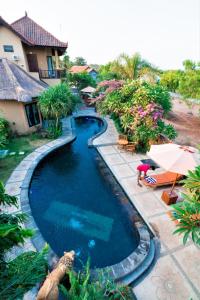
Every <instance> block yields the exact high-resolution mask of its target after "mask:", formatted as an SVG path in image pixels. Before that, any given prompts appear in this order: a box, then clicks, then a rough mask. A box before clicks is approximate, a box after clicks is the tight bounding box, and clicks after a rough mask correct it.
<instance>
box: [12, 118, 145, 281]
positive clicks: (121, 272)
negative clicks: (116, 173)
mask: <svg viewBox="0 0 200 300" xmlns="http://www.w3.org/2000/svg"><path fill="white" fill-rule="evenodd" d="M81 117H90V118H96V119H99V120H101V121H102V122H103V124H104V125H103V128H102V129H101V131H100V132H99V133H98V134H96V135H94V136H93V137H92V138H90V139H89V141H88V146H89V147H91V146H93V141H94V140H95V139H96V138H97V137H98V136H100V135H101V134H103V133H104V132H105V131H106V130H107V122H106V120H105V119H103V118H101V117H100V116H98V115H96V114H94V115H87V114H86V115H84V114H81V115H80V116H79V115H78V114H77V115H76V116H74V118H81ZM72 121H73V118H72V117H69V118H66V119H64V120H63V134H62V136H61V137H59V138H58V139H56V140H54V141H51V142H49V143H47V144H45V145H43V146H41V147H39V148H37V149H36V150H34V151H33V152H32V153H31V154H29V155H28V156H27V157H25V158H24V160H22V161H21V163H20V164H19V165H18V166H17V167H16V169H15V170H14V171H13V173H12V174H11V176H10V178H9V179H8V181H7V184H6V192H7V193H9V194H11V195H13V196H17V197H18V204H19V210H17V211H20V210H21V211H22V212H24V213H26V214H27V215H28V216H29V218H28V221H27V222H26V223H25V226H26V227H28V228H30V229H33V230H34V231H35V235H34V236H33V238H32V239H31V240H30V241H29V249H27V248H26V249H25V250H33V249H32V248H31V247H30V245H31V243H32V245H33V246H34V248H35V249H36V250H38V251H40V250H41V249H42V248H43V247H44V246H45V244H46V241H45V240H44V238H43V236H42V234H41V233H40V230H39V228H38V227H37V225H36V223H35V221H34V218H33V216H32V212H31V208H30V205H29V195H28V192H29V185H30V182H31V178H32V175H33V172H34V170H35V169H36V167H37V165H38V164H39V163H40V161H41V160H42V159H43V158H45V157H46V156H47V155H48V154H50V153H52V152H53V151H55V150H56V149H58V148H60V147H62V146H64V145H66V144H68V143H70V142H73V141H74V140H75V139H76V135H75V134H74V133H73V124H72ZM117 182H118V181H117ZM118 184H119V185H120V183H119V182H118ZM130 203H131V201H130ZM134 226H135V227H136V229H137V231H138V234H139V244H138V246H137V248H136V249H135V251H133V252H132V253H131V254H130V255H129V256H128V257H126V258H125V259H124V260H122V261H121V262H120V263H117V264H115V265H112V266H109V267H106V268H103V269H101V270H105V271H106V272H107V271H108V270H109V275H110V276H111V277H112V279H113V280H116V281H121V279H123V278H124V277H127V276H128V275H130V274H131V273H133V272H134V271H135V270H136V269H138V267H139V266H140V265H141V264H142V263H143V262H144V260H145V258H146V257H147V256H148V253H149V251H150V243H151V237H150V233H149V231H148V230H147V226H146V225H144V224H143V223H142V222H135V223H134ZM30 242H31V243H30ZM56 259H57V256H56V254H55V253H54V252H53V250H52V249H51V248H50V251H49V256H48V261H49V264H50V267H52V266H53V265H54V263H55V261H56Z"/></svg>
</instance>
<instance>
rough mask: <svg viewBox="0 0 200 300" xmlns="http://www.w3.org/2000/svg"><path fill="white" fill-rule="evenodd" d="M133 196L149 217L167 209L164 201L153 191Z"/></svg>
mask: <svg viewBox="0 0 200 300" xmlns="http://www.w3.org/2000/svg"><path fill="white" fill-rule="evenodd" d="M133 198H134V201H135V202H136V203H137V205H138V206H139V207H140V209H142V211H143V212H144V213H145V215H146V216H147V217H150V216H153V215H155V214H158V213H164V212H166V211H167V210H166V208H165V206H164V205H162V203H161V202H160V201H159V200H158V199H157V198H156V196H155V195H154V194H153V192H147V193H144V194H140V195H135V196H133Z"/></svg>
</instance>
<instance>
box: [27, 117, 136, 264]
mask: <svg viewBox="0 0 200 300" xmlns="http://www.w3.org/2000/svg"><path fill="white" fill-rule="evenodd" d="M102 126H103V123H102V121H101V120H98V119H95V118H85V117H84V118H83V117H82V118H78V119H76V120H75V130H76V135H77V139H76V140H75V141H74V142H73V143H71V144H68V145H66V146H64V147H62V148H60V149H58V150H56V151H55V152H53V153H52V154H50V155H48V156H47V157H46V158H45V159H44V160H43V161H42V162H41V163H40V164H39V165H38V167H37V168H36V170H35V172H34V174H33V178H32V181H31V185H30V190H29V199H30V206H31V210H32V214H33V217H34V219H35V221H36V223H37V226H38V228H39V229H40V231H41V233H42V235H43V237H44V239H45V240H46V241H47V243H49V245H50V246H51V248H52V249H53V250H54V252H55V253H56V254H57V255H58V256H62V255H63V252H64V251H69V250H75V252H76V254H77V259H76V263H75V265H76V267H77V268H80V267H81V265H82V263H85V262H86V261H87V259H88V257H90V259H91V267H105V266H110V265H113V264H116V263H118V262H120V261H121V260H123V259H124V258H126V257H127V256H128V255H129V254H131V253H132V252H133V251H134V250H135V249H136V247H137V246H138V243H139V237H138V232H137V230H136V228H135V226H134V222H133V216H134V214H135V212H134V209H133V208H132V206H131V205H130V203H129V200H128V199H127V197H126V195H125V194H124V192H123V191H122V189H121V188H120V186H119V184H117V182H116V181H115V179H114V177H113V175H112V174H111V172H110V170H109V169H108V167H107V166H106V165H105V163H104V161H103V160H102V158H101V157H100V155H99V154H98V152H97V151H96V149H94V148H88V145H87V141H88V139H89V138H90V137H92V136H93V135H94V134H96V133H98V132H99V131H101V129H102Z"/></svg>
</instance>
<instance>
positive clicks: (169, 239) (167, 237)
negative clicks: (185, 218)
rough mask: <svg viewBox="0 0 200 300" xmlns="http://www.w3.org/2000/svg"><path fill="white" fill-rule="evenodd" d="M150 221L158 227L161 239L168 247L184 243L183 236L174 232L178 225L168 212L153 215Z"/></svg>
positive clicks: (171, 247) (172, 247)
mask: <svg viewBox="0 0 200 300" xmlns="http://www.w3.org/2000/svg"><path fill="white" fill-rule="evenodd" d="M149 221H150V222H151V223H152V224H155V226H156V227H157V228H158V230H159V236H160V240H161V241H162V242H163V244H164V245H165V246H167V248H168V249H170V250H172V249H174V248H176V247H178V246H180V245H182V237H181V236H178V235H174V234H173V232H174V230H175V229H176V226H175V224H174V222H173V221H172V220H171V219H170V217H169V216H168V215H167V214H164V215H160V216H156V217H151V218H149Z"/></svg>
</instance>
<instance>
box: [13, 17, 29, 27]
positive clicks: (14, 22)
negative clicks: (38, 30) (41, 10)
mask: <svg viewBox="0 0 200 300" xmlns="http://www.w3.org/2000/svg"><path fill="white" fill-rule="evenodd" d="M26 17H27V16H23V17H21V18H19V19H17V20H16V21H14V22H12V23H11V24H10V25H11V26H12V25H13V24H15V23H17V22H19V21H20V20H22V19H24V18H26Z"/></svg>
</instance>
